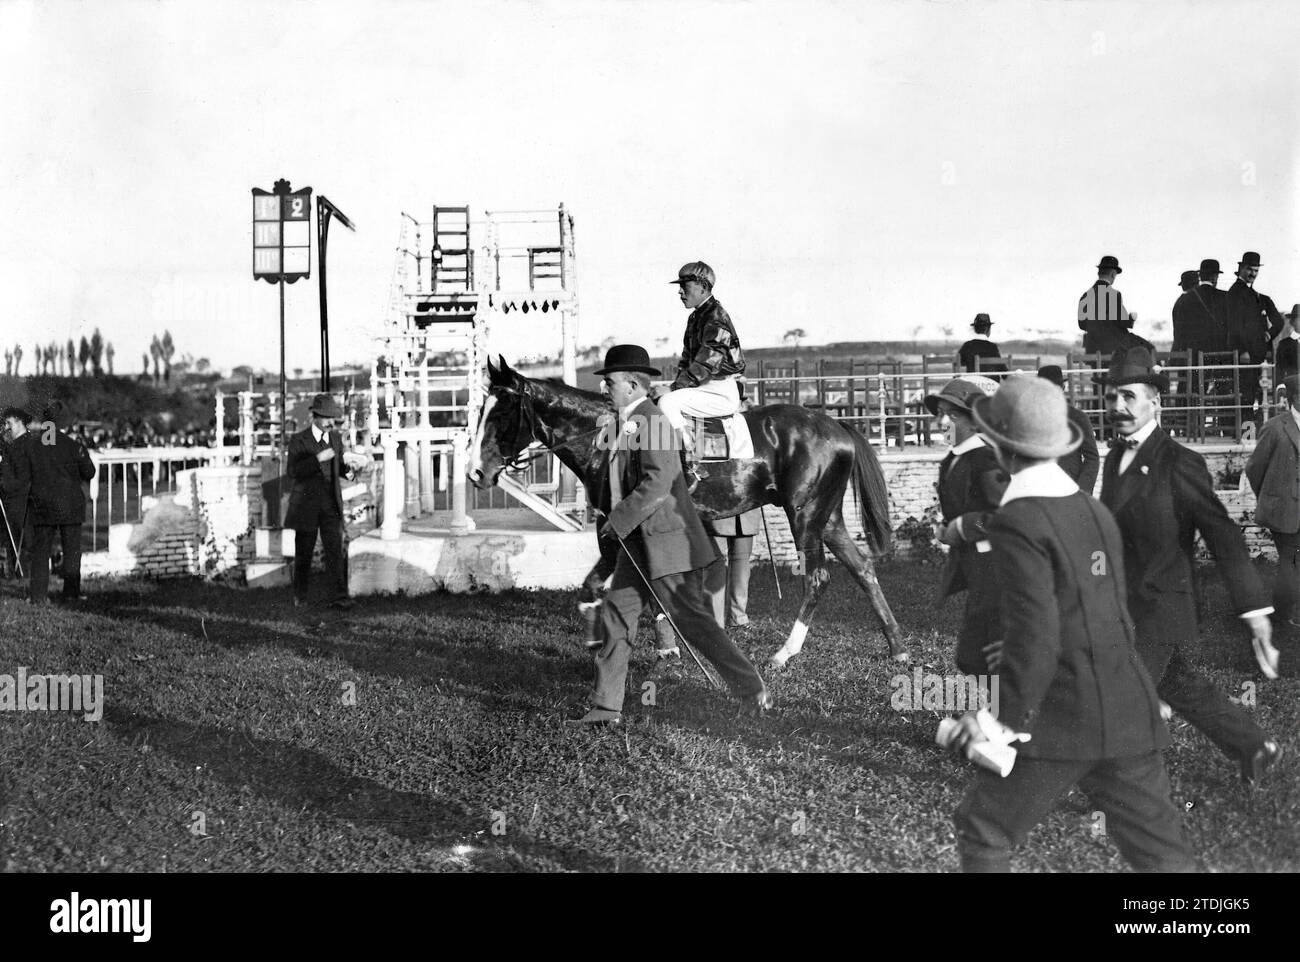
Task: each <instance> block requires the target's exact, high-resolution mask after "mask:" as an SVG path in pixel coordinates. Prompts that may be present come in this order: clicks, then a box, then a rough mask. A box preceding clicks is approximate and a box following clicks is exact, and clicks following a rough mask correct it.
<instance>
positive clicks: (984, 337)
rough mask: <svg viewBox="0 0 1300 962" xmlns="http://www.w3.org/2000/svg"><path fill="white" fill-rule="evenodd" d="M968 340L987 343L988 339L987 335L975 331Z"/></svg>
mask: <svg viewBox="0 0 1300 962" xmlns="http://www.w3.org/2000/svg"><path fill="white" fill-rule="evenodd" d="M970 339H971V340H972V341H987V340H988V339H989V336H988V335H987V334H981V333H979V332H978V331H976V332H975V333H974V334H972V335H971V338H970Z"/></svg>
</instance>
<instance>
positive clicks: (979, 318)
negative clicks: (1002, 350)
mask: <svg viewBox="0 0 1300 962" xmlns="http://www.w3.org/2000/svg"><path fill="white" fill-rule="evenodd" d="M970 326H971V327H973V328H975V330H977V331H978V330H979V329H980V328H981V327H992V326H993V322H992V321H990V320H989V316H988V315H987V314H976V315H975V320H973V321H971V322H970Z"/></svg>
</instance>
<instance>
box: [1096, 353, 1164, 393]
mask: <svg viewBox="0 0 1300 962" xmlns="http://www.w3.org/2000/svg"><path fill="white" fill-rule="evenodd" d="M1093 381H1095V382H1096V383H1098V384H1154V385H1155V386H1156V387H1157V388H1159V390H1160V393H1161V394H1165V393H1167V392H1168V391H1169V375H1168V374H1167V373H1165V371H1164V370H1163V369H1162V368H1161V367H1160V365H1159V364H1157V363H1156V360H1155V358H1154V357H1152V355H1151V352H1150V351H1149V350H1148V349H1147V348H1145V347H1129V348H1120V350H1118V351H1116V352H1115V356H1114V357H1112V358H1111V359H1110V370H1108V371H1107V372H1106V373H1105V374H1102V375H1100V376H1098V377H1094V378H1093Z"/></svg>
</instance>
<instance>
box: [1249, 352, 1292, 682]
mask: <svg viewBox="0 0 1300 962" xmlns="http://www.w3.org/2000/svg"><path fill="white" fill-rule="evenodd" d="M1284 383H1285V385H1286V395H1287V400H1288V401H1289V402H1290V404H1289V406H1288V407H1287V409H1286V410H1285V411H1282V412H1281V413H1280V414H1278V415H1277V416H1276V417H1273V418H1270V419H1269V421H1268V423H1267V424H1265V425H1264V430H1262V431H1261V432H1260V433H1259V443H1258V444H1256V445H1255V450H1254V451H1252V452H1251V454H1250V460H1249V461H1247V462H1246V478H1247V480H1248V481H1249V482H1250V487H1251V490H1252V491H1254V492H1255V502H1256V503H1255V523H1256V524H1258V525H1261V526H1262V527H1265V528H1268V530H1269V533H1270V534H1272V535H1273V543H1274V544H1275V545H1277V581H1276V582H1275V583H1274V585H1273V609H1274V612H1275V613H1276V615H1277V617H1278V619H1279V620H1280V621H1285V622H1287V623H1288V624H1289V625H1290V626H1291V627H1293V628H1297V627H1300V604H1298V603H1300V376H1297V375H1295V374H1292V375H1290V376H1289V377H1287V379H1286V381H1285V382H1284ZM1260 667H1261V668H1262V669H1264V672H1265V674H1266V675H1268V677H1270V678H1275V677H1277V663H1276V654H1275V653H1274V655H1273V659H1272V662H1271V663H1270V662H1269V661H1264V662H1261V663H1260ZM1270 669H1271V671H1270Z"/></svg>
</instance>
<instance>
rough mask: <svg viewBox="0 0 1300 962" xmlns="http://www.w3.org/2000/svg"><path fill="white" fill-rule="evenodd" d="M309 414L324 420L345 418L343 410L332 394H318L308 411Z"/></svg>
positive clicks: (312, 400)
mask: <svg viewBox="0 0 1300 962" xmlns="http://www.w3.org/2000/svg"><path fill="white" fill-rule="evenodd" d="M307 413H308V414H315V415H318V416H320V417H323V418H342V417H343V409H342V408H340V407H339V403H338V401H335V400H334V396H333V395H332V394H317V395H316V396H315V397H314V398H312V399H311V407H309V408H308V409H307Z"/></svg>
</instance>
